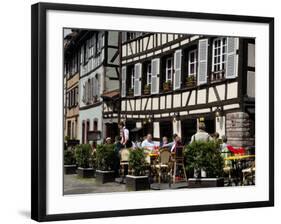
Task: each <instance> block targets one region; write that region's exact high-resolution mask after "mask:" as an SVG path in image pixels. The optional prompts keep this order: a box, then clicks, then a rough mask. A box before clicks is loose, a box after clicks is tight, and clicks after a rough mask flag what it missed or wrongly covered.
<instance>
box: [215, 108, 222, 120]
mask: <svg viewBox="0 0 281 224" xmlns="http://www.w3.org/2000/svg"><path fill="white" fill-rule="evenodd" d="M221 115H222V110H221V108H219V107H217V109H216V110H215V116H216V118H217V121H219V120H220V117H221Z"/></svg>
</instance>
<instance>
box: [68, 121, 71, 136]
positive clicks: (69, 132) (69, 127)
mask: <svg viewBox="0 0 281 224" xmlns="http://www.w3.org/2000/svg"><path fill="white" fill-rule="evenodd" d="M70 134H71V121H67V136H68V137H71V136H70Z"/></svg>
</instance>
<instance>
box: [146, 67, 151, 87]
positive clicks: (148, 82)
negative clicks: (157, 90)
mask: <svg viewBox="0 0 281 224" xmlns="http://www.w3.org/2000/svg"><path fill="white" fill-rule="evenodd" d="M146 84H147V85H151V63H148V64H147V66H146Z"/></svg>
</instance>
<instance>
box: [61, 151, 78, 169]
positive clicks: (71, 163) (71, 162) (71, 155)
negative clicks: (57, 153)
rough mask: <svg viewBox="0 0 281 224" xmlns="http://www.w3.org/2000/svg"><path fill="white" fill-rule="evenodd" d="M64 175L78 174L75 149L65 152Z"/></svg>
mask: <svg viewBox="0 0 281 224" xmlns="http://www.w3.org/2000/svg"><path fill="white" fill-rule="evenodd" d="M63 159H64V174H75V173H76V159H75V151H74V149H66V150H64V155H63Z"/></svg>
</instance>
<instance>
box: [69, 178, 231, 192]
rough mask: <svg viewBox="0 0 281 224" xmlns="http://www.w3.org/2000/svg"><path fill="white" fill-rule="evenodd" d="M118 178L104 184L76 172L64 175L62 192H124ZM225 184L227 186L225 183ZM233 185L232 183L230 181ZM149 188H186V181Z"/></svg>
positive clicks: (154, 185) (124, 185)
mask: <svg viewBox="0 0 281 224" xmlns="http://www.w3.org/2000/svg"><path fill="white" fill-rule="evenodd" d="M118 181H119V182H120V180H116V182H110V183H105V184H98V183H96V179H95V178H80V177H78V176H77V174H74V175H64V194H66V195H69V194H88V193H106V192H124V191H128V190H127V189H126V184H122V183H119V182H118ZM225 186H228V185H227V183H225ZM232 186H234V183H232ZM150 187H151V190H165V189H179V188H187V187H188V186H187V183H186V182H179V183H176V184H171V185H170V186H169V184H167V183H161V184H160V185H159V184H158V183H153V184H151V186H150Z"/></svg>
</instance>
